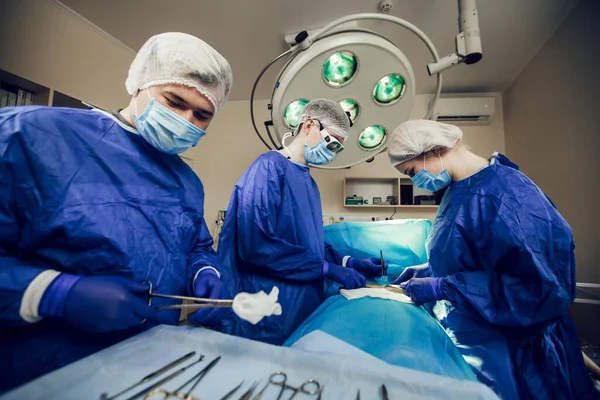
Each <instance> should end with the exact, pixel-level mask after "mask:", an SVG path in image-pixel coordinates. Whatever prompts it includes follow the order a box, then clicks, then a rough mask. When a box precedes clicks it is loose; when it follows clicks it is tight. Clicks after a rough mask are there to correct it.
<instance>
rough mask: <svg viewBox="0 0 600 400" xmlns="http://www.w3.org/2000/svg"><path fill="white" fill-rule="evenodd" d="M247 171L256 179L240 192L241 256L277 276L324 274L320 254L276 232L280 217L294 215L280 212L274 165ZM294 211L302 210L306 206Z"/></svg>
mask: <svg viewBox="0 0 600 400" xmlns="http://www.w3.org/2000/svg"><path fill="white" fill-rule="evenodd" d="M246 174H247V176H252V177H253V181H252V185H245V186H244V190H243V191H241V192H239V193H237V196H238V197H239V207H238V209H237V221H238V226H237V232H238V237H237V241H238V249H239V254H238V255H239V257H240V258H241V259H242V260H243V261H244V262H245V263H246V264H247V265H248V266H249V267H250V268H252V269H255V270H263V271H264V272H265V273H268V274H270V275H271V276H274V277H278V278H285V279H290V280H297V281H310V280H314V279H318V278H320V277H321V276H323V263H324V260H323V259H321V258H320V256H319V254H316V252H315V251H314V250H311V249H309V248H307V247H305V246H303V245H299V244H294V243H290V242H288V241H286V240H285V239H283V238H282V237H280V236H279V235H278V234H277V232H276V230H277V228H278V223H279V222H280V220H279V219H280V218H286V217H287V218H293V217H294V216H293V215H287V214H286V213H283V212H282V213H281V214H284V215H281V216H280V206H281V188H280V181H279V176H278V172H277V171H276V169H275V167H274V166H272V165H271V164H270V163H268V162H263V163H257V164H254V165H253V166H252V167H251V170H249V171H248V172H247V173H246ZM295 212H298V213H302V212H303V210H297V211H295ZM297 234H298V235H302V234H303V232H297ZM303 239H305V240H311V238H303ZM314 240H317V238H314ZM319 245H320V244H319Z"/></svg>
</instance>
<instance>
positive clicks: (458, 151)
mask: <svg viewBox="0 0 600 400" xmlns="http://www.w3.org/2000/svg"><path fill="white" fill-rule="evenodd" d="M461 138H462V131H461V130H460V129H459V128H458V127H456V126H452V125H446V124H442V123H438V122H434V121H424V120H415V121H408V122H405V123H403V124H401V125H400V126H399V127H398V128H397V129H396V130H395V131H394V132H393V133H392V135H391V137H390V144H389V147H388V154H389V158H390V161H391V163H392V165H393V166H395V167H396V169H398V171H400V172H402V173H404V174H406V175H409V176H410V177H411V179H412V181H413V182H414V184H415V185H416V186H418V187H420V188H422V189H425V190H428V191H432V192H438V191H441V190H444V189H446V193H445V194H444V197H443V199H442V203H441V205H440V208H439V210H438V214H437V216H436V219H435V222H434V224H433V227H432V232H431V234H430V237H429V238H428V243H427V247H428V252H429V262H428V263H427V264H425V265H421V266H416V267H410V268H408V269H406V270H405V271H404V272H403V274H402V275H401V276H400V277H399V278H398V280H397V281H396V282H395V283H400V284H401V286H402V287H403V288H404V289H405V290H406V293H407V295H409V296H410V297H411V298H412V299H413V301H414V302H415V303H416V304H419V305H420V304H425V303H432V302H436V303H432V304H430V306H431V307H432V312H433V314H434V315H435V317H436V318H437V319H438V320H439V321H440V322H441V324H442V325H443V326H444V328H445V329H446V332H447V333H448V334H449V336H450V337H451V338H452V339H453V340H454V341H455V343H456V345H457V346H458V348H459V350H460V351H461V352H462V354H463V356H464V357H465V359H466V360H467V362H469V363H470V364H471V366H472V367H473V369H474V371H475V373H476V374H477V375H478V377H479V379H480V380H481V381H482V382H484V383H486V384H488V385H489V386H491V387H492V388H493V389H494V390H495V391H496V392H497V393H498V394H499V395H500V396H501V397H502V398H503V399H588V398H595V396H594V392H593V387H592V384H591V380H590V377H589V375H588V373H587V370H586V368H585V366H584V363H583V358H582V353H581V350H580V347H579V341H578V338H577V334H576V332H575V328H574V325H573V321H572V320H571V318H570V316H569V315H568V310H569V307H570V305H571V303H572V302H573V299H574V296H575V252H574V251H575V243H574V239H573V233H572V230H571V227H570V226H569V225H568V224H567V222H566V221H565V220H564V218H563V217H562V216H561V215H560V214H559V212H558V211H557V210H556V208H555V207H554V204H552V202H551V201H550V200H549V199H548V198H547V197H546V196H545V195H544V193H543V192H542V191H541V190H540V189H539V188H538V187H537V186H536V185H535V183H533V182H532V181H531V179H529V178H528V177H527V176H525V175H524V174H523V173H522V172H520V171H519V169H518V167H517V166H516V165H515V164H514V163H512V162H511V161H510V160H509V159H508V158H506V157H505V156H503V155H501V154H495V155H494V156H492V158H491V159H490V160H486V159H484V158H482V157H479V156H477V155H475V154H473V153H472V152H470V151H469V150H467V148H465V147H464V146H463V145H462V144H461V142H460V141H461Z"/></svg>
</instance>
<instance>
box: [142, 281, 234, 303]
mask: <svg viewBox="0 0 600 400" xmlns="http://www.w3.org/2000/svg"><path fill="white" fill-rule="evenodd" d="M146 282H148V284H149V285H150V289H149V290H148V297H149V299H148V305H149V306H152V298H153V297H160V298H162V299H173V300H188V301H191V302H193V304H175V305H170V306H154V308H156V309H157V310H165V309H173V308H230V307H233V300H218V299H205V298H202V297H188V296H177V295H174V294H161V293H154V292H153V291H152V288H153V286H152V282H150V281H146Z"/></svg>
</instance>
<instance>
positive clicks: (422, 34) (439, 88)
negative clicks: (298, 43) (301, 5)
mask: <svg viewBox="0 0 600 400" xmlns="http://www.w3.org/2000/svg"><path fill="white" fill-rule="evenodd" d="M363 19H375V20H380V21H387V22H391V23H394V24H396V25H400V26H402V27H404V28H406V29H408V30H409V31H411V32H412V33H414V34H415V35H417V36H418V37H419V39H421V40H422V41H423V43H425V45H426V46H427V48H428V49H429V51H430V53H431V55H432V56H433V60H434V61H435V62H439V61H440V56H439V55H438V52H437V50H436V48H435V46H434V45H433V42H432V41H431V40H430V39H429V37H428V36H427V35H426V34H425V32H423V31H422V30H420V29H419V28H418V27H417V26H415V25H413V24H411V23H410V22H408V21H406V20H403V19H402V18H398V17H394V16H392V15H382V14H375V13H362V14H353V15H347V16H345V17H342V18H339V19H336V20H335V21H332V22H330V23H329V24H327V25H325V26H324V27H323V28H321V29H320V30H318V31H317V32H316V33H315V34H314V36H313V37H312V38H311V37H309V38H308V39H307V40H311V42H314V41H316V40H318V39H319V38H320V37H321V36H323V34H325V33H326V32H328V31H330V30H331V29H333V28H335V27H336V26H339V25H342V24H345V23H347V22H350V21H359V20H363ZM441 93H442V74H441V73H439V74H437V86H436V89H435V95H434V97H433V101H432V102H431V103H430V105H429V111H428V112H427V114H426V115H425V119H431V117H433V112H434V110H435V105H436V104H437V101H438V99H439V97H440V94H441Z"/></svg>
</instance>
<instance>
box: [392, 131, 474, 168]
mask: <svg viewBox="0 0 600 400" xmlns="http://www.w3.org/2000/svg"><path fill="white" fill-rule="evenodd" d="M462 135H463V133H462V131H461V130H460V128H458V127H456V126H454V125H448V124H442V123H441V122H436V121H430V120H426V119H415V120H412V121H406V122H404V123H402V124H400V125H399V126H398V127H397V128H396V129H395V130H394V132H392V135H391V136H390V141H389V144H388V156H389V157H390V162H391V163H392V165H393V166H394V167H395V166H396V165H398V164H402V163H404V162H406V161H410V160H412V159H413V158H417V157H419V156H420V155H422V154H425V153H427V152H428V151H431V150H435V149H451V148H453V147H454V145H456V143H457V142H458V141H459V140H461V139H462Z"/></svg>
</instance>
